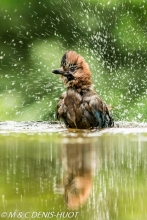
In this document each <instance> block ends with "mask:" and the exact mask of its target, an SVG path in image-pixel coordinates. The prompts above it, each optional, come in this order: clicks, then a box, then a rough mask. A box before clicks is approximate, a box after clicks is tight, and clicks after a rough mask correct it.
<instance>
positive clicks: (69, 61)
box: [52, 51, 92, 89]
mask: <svg viewBox="0 0 147 220" xmlns="http://www.w3.org/2000/svg"><path fill="white" fill-rule="evenodd" d="M52 73H54V74H60V75H61V78H62V80H63V82H64V84H65V86H66V87H67V88H69V87H73V88H75V89H89V88H90V87H92V80H91V72H90V69H89V66H88V64H87V63H86V62H85V60H84V58H83V57H82V56H81V55H79V54H77V53H76V52H75V51H67V52H66V53H65V54H64V55H63V57H62V59H61V65H60V68H59V69H55V70H53V71H52Z"/></svg>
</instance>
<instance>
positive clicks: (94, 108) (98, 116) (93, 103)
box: [84, 94, 113, 128]
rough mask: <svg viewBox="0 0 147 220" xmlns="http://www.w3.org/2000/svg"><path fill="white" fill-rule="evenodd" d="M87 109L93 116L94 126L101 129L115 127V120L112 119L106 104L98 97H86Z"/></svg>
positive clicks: (85, 104)
mask: <svg viewBox="0 0 147 220" xmlns="http://www.w3.org/2000/svg"><path fill="white" fill-rule="evenodd" d="M84 106H85V109H86V110H87V111H88V112H89V113H90V114H91V116H93V118H94V124H97V126H98V127H99V128H106V127H112V126H113V118H112V117H111V115H110V113H109V110H108V107H107V105H106V103H105V102H104V101H103V100H102V99H101V98H100V97H99V96H98V95H97V94H95V95H92V96H88V97H85V99H84Z"/></svg>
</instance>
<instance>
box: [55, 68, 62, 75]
mask: <svg viewBox="0 0 147 220" xmlns="http://www.w3.org/2000/svg"><path fill="white" fill-rule="evenodd" d="M52 73H54V74H60V75H64V74H65V72H64V71H63V70H61V69H60V68H59V69H55V70H52Z"/></svg>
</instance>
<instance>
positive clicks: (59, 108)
mask: <svg viewBox="0 0 147 220" xmlns="http://www.w3.org/2000/svg"><path fill="white" fill-rule="evenodd" d="M66 95H67V94H66V92H64V93H63V94H62V95H61V97H60V99H59V102H58V105H57V112H56V114H57V119H58V120H60V118H61V116H62V115H63V114H64V110H65V109H64V108H65V105H64V99H65V97H66Z"/></svg>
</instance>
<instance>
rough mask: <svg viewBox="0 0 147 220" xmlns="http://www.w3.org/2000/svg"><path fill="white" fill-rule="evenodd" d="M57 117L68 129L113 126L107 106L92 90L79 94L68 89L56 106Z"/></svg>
mask: <svg viewBox="0 0 147 220" xmlns="http://www.w3.org/2000/svg"><path fill="white" fill-rule="evenodd" d="M57 117H58V119H62V120H63V121H64V123H65V124H66V126H67V127H69V128H79V129H81V128H83V129H86V128H94V127H99V128H106V127H112V126H113V119H112V117H111V115H110V113H109V110H108V107H107V105H106V104H105V103H104V102H103V101H102V99H101V98H100V97H99V96H98V95H97V94H96V92H95V91H94V90H84V91H82V92H81V93H79V92H77V90H75V89H72V88H69V89H68V90H67V92H65V93H63V95H62V96H61V98H60V100H59V103H58V106H57Z"/></svg>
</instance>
